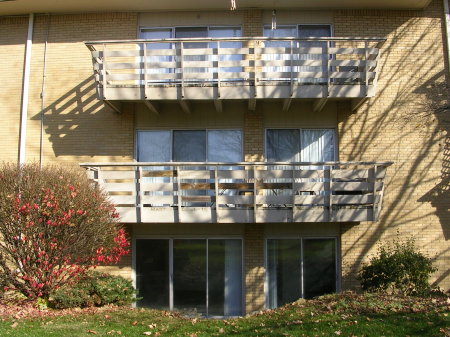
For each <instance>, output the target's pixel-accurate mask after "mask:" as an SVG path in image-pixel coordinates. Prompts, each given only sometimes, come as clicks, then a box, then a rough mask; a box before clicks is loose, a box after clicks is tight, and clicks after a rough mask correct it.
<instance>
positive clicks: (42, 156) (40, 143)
mask: <svg viewBox="0 0 450 337" xmlns="http://www.w3.org/2000/svg"><path fill="white" fill-rule="evenodd" d="M49 32H50V14H47V30H46V32H45V44H44V67H43V69H42V86H41V134H40V139H39V148H40V153H39V167H40V168H42V163H43V160H44V116H45V79H46V69H47V48H48V34H49Z"/></svg>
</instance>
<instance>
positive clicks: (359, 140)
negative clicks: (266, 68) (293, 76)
mask: <svg viewBox="0 0 450 337" xmlns="http://www.w3.org/2000/svg"><path fill="white" fill-rule="evenodd" d="M437 4H438V3H437V2H436V1H434V2H433V3H432V6H434V7H435V8H428V9H427V10H428V11H433V13H430V12H427V10H425V11H424V12H422V13H421V15H422V16H423V17H425V18H419V19H410V20H405V18H400V17H399V18H398V20H397V21H398V23H399V25H398V26H395V27H393V26H391V27H389V26H388V25H387V26H386V27H383V29H385V31H384V33H383V34H382V36H383V35H384V36H387V37H388V41H387V42H386V44H385V46H384V47H383V48H382V60H381V69H380V75H379V81H380V82H379V89H378V92H377V95H376V97H374V98H372V99H371V100H370V101H369V102H368V103H366V104H365V105H363V106H362V107H361V108H360V110H359V111H358V112H357V113H356V114H352V113H350V112H349V111H350V109H349V106H348V105H346V103H342V106H341V108H340V111H341V112H340V115H339V120H340V122H341V126H340V133H341V139H343V138H345V137H348V138H350V139H353V140H354V141H352V142H349V143H348V144H347V143H346V144H345V148H343V149H340V150H341V153H342V154H343V155H344V156H345V157H346V159H347V160H362V159H365V160H392V161H394V165H393V166H392V167H390V168H389V170H388V180H387V187H386V194H385V198H386V202H385V203H384V206H383V211H382V214H381V218H380V220H379V222H377V223H373V224H370V225H367V226H366V225H362V224H347V225H343V226H342V234H343V235H345V233H356V238H355V239H354V242H352V247H350V248H348V249H347V250H343V251H342V254H343V259H344V260H345V259H348V260H349V261H350V260H352V261H351V265H347V266H344V267H343V269H345V272H344V273H343V274H344V275H343V285H344V286H345V287H350V288H352V287H353V286H357V284H358V283H357V282H356V280H355V275H356V273H357V271H358V269H359V268H360V265H361V262H362V261H364V260H365V259H366V257H367V255H368V254H370V253H371V252H372V251H373V248H374V246H375V245H376V244H377V243H378V242H379V240H380V239H383V238H389V237H392V235H395V233H396V231H397V230H398V231H399V233H400V234H401V235H405V236H408V235H414V237H416V238H417V241H420V240H421V239H422V238H426V240H424V241H422V242H421V243H422V245H420V244H419V247H420V249H421V250H423V251H424V252H425V253H427V254H428V255H430V256H432V257H433V258H435V260H436V261H439V264H440V268H439V269H440V270H439V272H438V273H437V274H436V283H438V282H441V281H444V282H447V283H446V284H448V278H449V276H450V270H449V269H448V266H447V267H444V268H443V265H444V262H443V261H445V258H446V256H448V254H449V252H450V248H449V247H448V245H447V246H446V245H445V242H446V241H448V240H450V214H449V213H450V212H449V206H450V192H449V190H450V178H449V177H450V138H449V134H450V116H449V114H450V112H449V111H450V95H449V91H450V90H449V87H448V80H449V79H448V76H447V73H448V69H447V63H446V65H445V69H443V68H444V67H443V64H442V60H443V59H444V60H446V61H447V59H446V55H443V53H444V54H445V51H444V49H443V48H442V43H441V41H443V40H445V39H444V36H445V35H444V30H443V28H442V34H443V35H442V36H439V32H436V28H438V29H439V27H437V25H436V21H435V20H434V19H436V18H437V14H436V13H442V9H441V8H440V6H438V5H437ZM439 15H442V14H439ZM439 17H440V16H439ZM428 18H433V20H427V19H428ZM372 19H373V18H372ZM396 19H397V18H396ZM442 21H443V20H442ZM443 24H444V23H443V22H442V25H443ZM442 27H443V26H442ZM430 37H433V38H435V39H436V40H435V41H434V42H433V41H432V40H431V39H430ZM405 50H407V52H406V51H405ZM355 125H358V127H355ZM374 153H376V154H377V155H374ZM368 156H372V157H371V158H368ZM373 156H379V157H377V158H374V157H373ZM430 205H431V207H430ZM436 216H437V217H438V221H439V224H440V227H441V230H442V232H440V231H439V230H438V229H439V227H436V224H435V221H436V220H435V219H436V218H435V217H436ZM430 221H432V222H434V223H433V224H430V226H427V224H428V223H430ZM414 224H417V225H416V226H414ZM358 226H360V227H359V228H358ZM437 230H438V231H437ZM439 232H440V233H439ZM352 237H354V235H353V236H352ZM436 238H439V240H438V241H439V242H437V241H436V246H434V245H432V244H431V243H432V241H433V240H435V239H436ZM441 238H443V240H442V239H441ZM423 243H425V244H426V245H423ZM353 247H354V248H355V249H356V251H357V252H358V255H357V256H356V257H353V255H352V257H345V255H346V254H354V253H352V250H353ZM361 247H362V249H361Z"/></svg>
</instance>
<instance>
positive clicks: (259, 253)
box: [244, 224, 265, 314]
mask: <svg viewBox="0 0 450 337" xmlns="http://www.w3.org/2000/svg"><path fill="white" fill-rule="evenodd" d="M244 266H245V276H244V277H245V312H246V313H247V314H250V313H252V312H255V311H258V310H262V309H263V308H264V276H265V270H264V224H246V226H245V232H244Z"/></svg>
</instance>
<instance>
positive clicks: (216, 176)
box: [214, 165, 219, 214]
mask: <svg viewBox="0 0 450 337" xmlns="http://www.w3.org/2000/svg"><path fill="white" fill-rule="evenodd" d="M214 195H215V201H216V214H217V210H218V209H219V203H218V200H219V170H218V166H217V165H216V166H215V167H214Z"/></svg>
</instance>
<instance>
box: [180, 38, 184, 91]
mask: <svg viewBox="0 0 450 337" xmlns="http://www.w3.org/2000/svg"><path fill="white" fill-rule="evenodd" d="M183 49H184V42H181V43H180V76H181V98H184V66H183V58H184V56H183Z"/></svg>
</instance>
